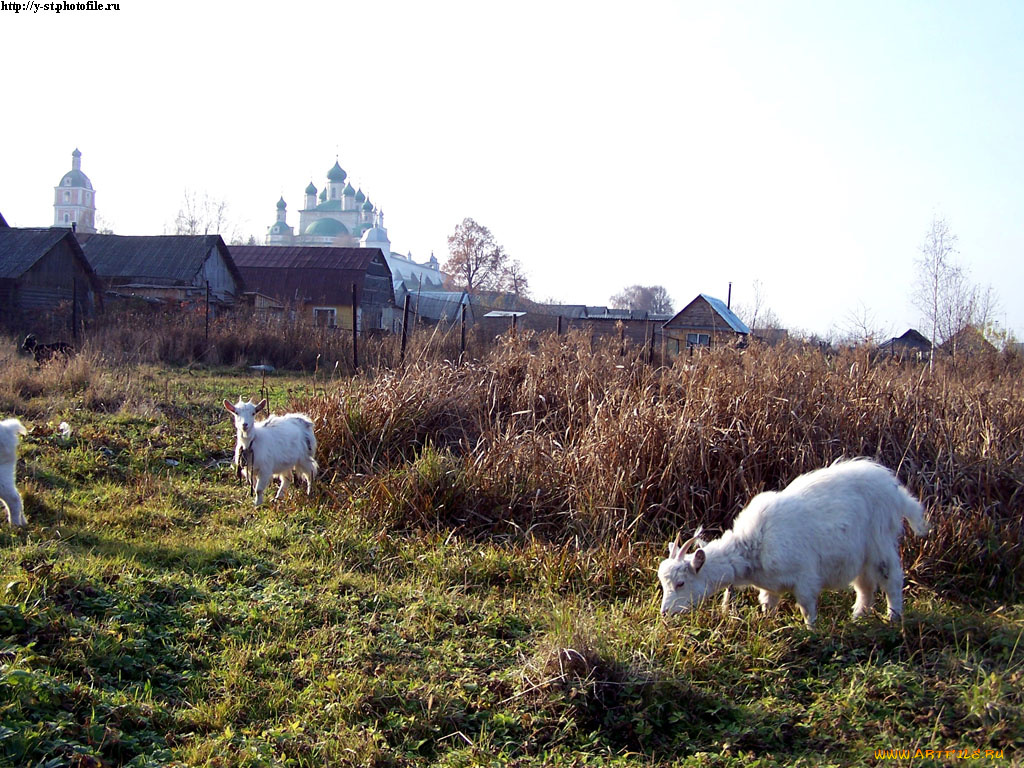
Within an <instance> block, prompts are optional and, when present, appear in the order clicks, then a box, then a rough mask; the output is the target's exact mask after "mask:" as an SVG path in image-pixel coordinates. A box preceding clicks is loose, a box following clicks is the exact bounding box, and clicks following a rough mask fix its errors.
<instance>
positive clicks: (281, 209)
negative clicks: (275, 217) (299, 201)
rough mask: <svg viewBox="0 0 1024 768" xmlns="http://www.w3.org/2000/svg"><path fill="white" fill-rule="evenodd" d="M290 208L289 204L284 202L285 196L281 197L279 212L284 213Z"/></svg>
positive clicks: (278, 205) (278, 204)
mask: <svg viewBox="0 0 1024 768" xmlns="http://www.w3.org/2000/svg"><path fill="white" fill-rule="evenodd" d="M287 207H288V203H286V202H285V201H284V195H281V199H280V200H278V201H277V210H279V211H283V210H284V209H285V208H287Z"/></svg>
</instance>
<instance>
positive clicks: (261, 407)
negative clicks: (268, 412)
mask: <svg viewBox="0 0 1024 768" xmlns="http://www.w3.org/2000/svg"><path fill="white" fill-rule="evenodd" d="M266 407H267V398H265V397H264V398H263V399H262V400H260V404H259V405H257V406H256V413H259V412H260V411H262V410H264V409H265V408H266Z"/></svg>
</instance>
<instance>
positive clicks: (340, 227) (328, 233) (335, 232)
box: [306, 219, 348, 237]
mask: <svg viewBox="0 0 1024 768" xmlns="http://www.w3.org/2000/svg"><path fill="white" fill-rule="evenodd" d="M306 234H307V235H314V236H315V237H338V236H339V235H347V234H348V228H347V227H346V226H345V225H344V224H342V223H341V222H340V221H338V220H337V219H317V220H316V221H314V222H313V223H312V224H310V225H309V226H308V227H306Z"/></svg>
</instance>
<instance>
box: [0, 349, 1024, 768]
mask: <svg viewBox="0 0 1024 768" xmlns="http://www.w3.org/2000/svg"><path fill="white" fill-rule="evenodd" d="M527 342H528V340H520V341H519V342H518V343H515V344H509V345H506V346H503V347H500V348H498V349H496V350H494V351H493V352H491V353H488V354H487V355H486V356H485V357H484V358H483V359H482V360H478V361H476V362H473V363H470V364H467V365H463V366H456V365H453V364H451V363H446V362H444V361H427V360H420V361H418V362H414V363H412V364H410V365H409V367H408V368H406V369H404V370H402V371H397V372H389V371H377V372H375V373H373V374H364V375H361V376H359V377H356V378H344V379H342V378H334V379H325V378H324V377H323V376H319V377H315V376H313V375H312V374H306V375H289V374H280V373H275V374H273V375H271V376H270V377H268V378H267V380H266V388H267V390H268V391H267V394H268V396H269V398H270V401H271V406H272V407H273V408H274V409H275V410H278V411H282V410H287V409H299V408H301V409H303V410H306V411H307V412H309V413H311V414H312V415H314V417H315V418H316V420H317V433H318V437H319V439H320V452H319V456H318V458H319V460H320V462H321V464H322V474H321V478H320V483H319V486H318V488H316V489H314V494H313V496H312V497H306V496H305V495H304V494H303V493H301V492H298V491H294V490H293V491H291V492H290V493H289V495H288V496H287V497H286V498H285V499H283V500H282V501H281V502H277V503H272V504H267V505H265V506H264V507H261V508H259V509H254V508H253V507H252V503H251V500H250V498H249V496H248V493H247V488H245V487H243V486H242V485H240V484H239V483H238V481H237V480H236V478H235V475H234V472H233V470H232V468H231V467H230V466H229V462H230V458H231V453H232V448H233V439H234V438H233V431H232V426H231V423H230V420H229V418H228V414H227V413H226V412H225V411H224V410H223V408H222V407H221V405H220V402H221V400H222V399H224V398H225V397H227V398H230V399H232V400H234V399H235V398H236V397H237V396H239V395H240V394H245V395H253V396H257V395H259V394H260V389H261V384H262V382H261V380H260V379H259V378H257V377H256V376H254V375H253V374H252V373H251V372H250V371H248V370H245V369H239V370H233V369H214V370H208V369H196V368H194V367H193V368H185V367H178V368H167V367H155V366H148V365H147V366H137V365H136V366H117V367H114V366H112V365H110V364H109V363H108V362H107V361H105V360H104V359H103V357H102V356H101V355H99V353H96V352H91V353H83V354H81V355H79V356H78V357H76V358H73V359H72V360H71V361H70V362H68V363H64V362H58V363H55V364H52V365H48V366H45V367H43V368H41V369H36V368H35V367H34V365H32V364H31V363H30V361H26V360H25V359H23V358H20V357H18V356H17V355H16V353H15V351H14V347H13V344H9V345H7V346H4V345H2V344H0V370H2V371H3V372H2V373H0V416H4V417H6V416H10V415H16V416H18V417H19V418H20V419H21V420H22V421H23V423H25V425H26V426H28V427H29V428H30V434H29V436H28V438H27V439H26V440H25V441H24V443H23V446H22V453H21V459H20V461H19V485H20V486H21V489H22V493H23V495H24V497H25V503H26V515H27V517H28V519H29V526H28V528H27V529H25V530H23V531H16V530H13V529H11V528H10V527H7V526H5V527H2V528H0V576H2V579H0V589H2V590H3V594H2V596H0V765H9V766H40V767H42V766H65V765H67V766H150V765H154V766H155V765H187V766H224V767H227V766H333V765H338V766H348V765H351V766H427V765H436V766H483V765H487V766H490V765H518V766H534V765H538V766H539V765H555V766H584V765H595V766H597V765H614V766H668V765H693V766H731V765H735V766H741V765H742V766H750V765H753V766H768V765H780V766H781V765H786V766H791V765H807V766H812V765H813V766H818V765H841V766H847V765H850V766H852V765H871V764H878V765H889V764H892V765H908V766H909V765H961V764H962V765H967V764H970V765H1020V764H1024V643H1022V642H1021V636H1022V631H1024V605H1022V602H1021V596H1020V578H1021V576H1020V573H1021V567H1022V564H1024V553H1022V551H1021V549H1022V548H1021V538H1020V537H1021V516H1022V510H1024V493H1022V492H1021V491H1020V488H1021V483H1022V482H1024V469H1022V461H1021V451H1022V446H1024V395H1022V391H1024V390H1022V386H1021V376H1020V373H1021V371H1020V368H1019V366H1018V367H1016V368H1014V367H1012V366H1009V364H1008V363H1006V362H1005V361H998V360H996V361H990V362H989V363H987V364H986V365H984V366H981V365H974V366H971V367H970V368H969V369H966V370H965V369H961V370H943V371H942V372H941V373H940V375H937V376H935V377H928V376H926V375H925V374H923V372H922V371H921V369H919V368H909V369H908V368H901V367H898V366H892V365H872V364H871V363H870V361H869V360H868V358H867V357H866V356H863V355H861V356H857V355H849V356H847V357H844V358H840V359H827V358H824V357H823V356H821V355H820V354H818V353H816V352H807V351H798V350H797V351H794V350H786V351H780V352H773V351H759V350H749V351H747V352H743V353H740V352H736V351H732V350H723V351H721V352H720V353H716V354H713V355H707V356H705V357H702V358H698V359H695V360H694V361H693V364H692V365H677V366H675V367H673V368H671V369H663V370H652V369H649V368H648V367H646V366H643V365H640V364H637V363H634V362H632V361H631V360H630V359H628V358H620V357H618V356H615V355H610V354H607V353H605V352H603V351H601V350H597V351H594V350H592V349H591V347H590V345H589V343H586V342H584V341H582V340H580V339H568V340H560V341H559V340H553V339H547V340H540V341H538V340H536V339H534V340H533V344H532V346H531V345H530V344H528V343H527ZM61 422H66V423H67V424H68V426H69V427H70V434H67V432H66V431H62V430H61V429H60V427H59V425H60V423H61ZM859 454H865V455H870V456H875V457H877V458H879V459H880V460H882V461H883V462H884V463H886V464H888V465H889V466H892V467H894V468H898V469H899V474H900V477H901V478H902V479H903V480H904V481H905V482H907V483H908V485H909V486H910V487H911V488H912V490H913V491H914V492H915V493H916V494H917V495H919V496H920V497H921V498H922V500H923V501H924V502H925V506H926V508H927V510H928V514H929V515H930V516H931V518H932V520H933V522H934V523H935V524H936V525H935V532H934V534H933V535H932V536H931V537H929V539H928V540H926V541H923V542H922V541H918V540H908V541H906V542H905V544H904V550H903V556H904V564H905V567H906V569H907V571H908V579H907V581H908V585H907V588H906V609H905V613H906V615H905V620H904V622H903V624H902V626H890V625H888V624H886V623H884V622H882V621H881V620H880V619H879V618H878V617H876V618H873V619H870V620H863V621H858V622H854V621H852V620H851V619H850V618H849V613H850V609H851V607H852V593H843V594H839V593H831V594H827V595H826V596H825V598H824V600H823V604H822V607H821V612H820V616H819V620H818V626H816V627H815V629H813V630H807V629H805V628H804V627H803V625H802V622H801V620H800V619H799V615H798V613H797V612H796V611H795V608H794V606H793V604H792V601H791V600H784V601H783V605H782V610H781V613H780V614H779V615H778V616H774V617H762V616H760V615H759V614H758V612H757V610H756V599H755V598H756V596H755V595H754V594H753V593H741V594H740V595H739V597H738V599H736V600H735V601H734V606H733V608H732V614H731V615H730V616H728V617H724V616H722V615H721V614H720V612H719V611H718V609H717V606H712V605H710V604H709V605H705V606H703V607H702V608H701V609H699V610H696V611H693V612H691V613H689V614H687V615H685V616H682V617H677V618H673V619H670V620H664V619H662V618H661V616H660V615H659V613H658V604H659V600H660V590H659V589H658V587H657V585H656V579H655V568H656V566H657V564H658V561H659V560H660V558H661V557H663V553H664V546H665V541H666V540H667V539H668V538H670V537H672V536H673V535H674V531H676V530H678V529H679V528H684V529H686V530H688V531H689V530H692V528H693V527H695V526H696V525H697V524H703V525H705V526H706V527H708V528H711V529H713V530H714V529H721V528H722V527H723V526H727V525H728V522H729V520H731V518H732V516H733V515H734V514H735V513H736V512H737V511H738V509H740V508H741V507H742V505H743V504H744V503H745V501H746V500H747V499H749V497H750V496H751V495H752V494H753V493H756V492H758V491H759V490H763V489H765V488H772V487H779V486H781V485H783V484H785V482H788V480H790V479H792V478H793V477H795V476H796V475H797V474H799V473H801V472H803V471H806V470H808V469H811V468H814V467H816V466H821V465H823V464H824V463H828V462H829V461H831V460H833V459H835V458H838V457H839V456H843V455H846V456H850V455H859ZM883 605H884V601H883ZM893 750H898V752H896V753H894V752H892V751H893Z"/></svg>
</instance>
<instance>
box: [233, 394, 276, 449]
mask: <svg viewBox="0 0 1024 768" xmlns="http://www.w3.org/2000/svg"><path fill="white" fill-rule="evenodd" d="M224 407H225V408H226V409H227V410H228V411H229V412H230V413H231V414H232V415H233V416H234V418H235V429H237V430H238V436H239V437H241V438H243V439H248V438H250V437H252V432H253V425H254V424H255V423H256V414H257V413H260V412H261V411H263V410H264V409H266V407H267V399H266V398H263V399H262V400H260V401H259V402H258V403H253V402H251V401H249V400H244V401H243V400H239V401H238V402H237V403H234V404H232V403H231V401H230V400H225V401H224Z"/></svg>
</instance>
